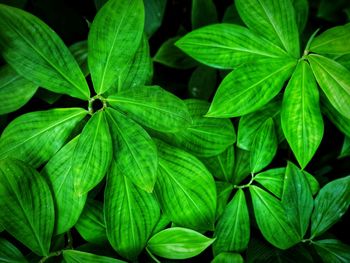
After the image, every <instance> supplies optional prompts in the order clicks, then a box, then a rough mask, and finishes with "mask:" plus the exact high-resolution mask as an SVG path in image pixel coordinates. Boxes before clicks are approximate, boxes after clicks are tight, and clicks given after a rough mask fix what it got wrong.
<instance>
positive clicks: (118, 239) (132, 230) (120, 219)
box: [104, 163, 160, 260]
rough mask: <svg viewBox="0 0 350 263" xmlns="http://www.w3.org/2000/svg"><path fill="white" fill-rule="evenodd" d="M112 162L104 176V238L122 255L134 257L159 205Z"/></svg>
mask: <svg viewBox="0 0 350 263" xmlns="http://www.w3.org/2000/svg"><path fill="white" fill-rule="evenodd" d="M118 168H119V167H118V165H116V164H115V163H114V164H113V165H112V168H111V172H110V174H108V176H107V186H106V190H105V201H104V204H105V206H104V214H105V222H106V227H107V237H108V240H109V242H110V243H111V245H112V246H113V248H114V249H115V250H116V251H117V252H118V253H119V254H120V255H122V256H123V257H125V258H127V259H129V260H134V259H136V258H137V256H138V254H139V253H140V252H141V251H142V250H143V248H144V247H145V246H146V243H147V240H148V238H149V236H150V235H151V233H152V230H153V228H154V226H155V225H156V224H157V222H158V219H159V216H160V211H159V205H158V203H157V201H156V199H155V198H154V196H153V195H152V194H150V193H147V192H145V191H143V190H141V189H140V188H138V187H136V186H135V185H134V184H133V183H132V182H131V180H129V179H128V177H126V176H124V175H123V174H122V173H121V171H120V170H119V169H118Z"/></svg>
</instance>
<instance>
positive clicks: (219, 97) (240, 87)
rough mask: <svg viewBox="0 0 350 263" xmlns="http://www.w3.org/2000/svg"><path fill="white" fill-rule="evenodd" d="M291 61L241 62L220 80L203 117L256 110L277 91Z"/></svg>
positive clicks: (246, 112)
mask: <svg viewBox="0 0 350 263" xmlns="http://www.w3.org/2000/svg"><path fill="white" fill-rule="evenodd" d="M295 64H296V61H295V60H289V59H265V60H261V61H257V62H254V63H248V64H243V65H242V66H240V67H238V68H237V69H235V70H234V71H233V72H231V73H230V74H228V75H227V76H226V77H225V79H224V80H223V81H222V82H221V84H220V86H219V88H218V90H217V92H216V94H215V96H214V99H213V102H212V104H211V107H210V109H209V112H208V113H207V116H209V117H219V118H231V117H238V116H242V115H245V114H248V113H250V112H253V111H256V110H257V109H259V108H261V107H262V106H264V105H265V104H266V103H268V102H269V101H270V100H272V99H273V98H274V97H275V96H276V95H277V94H278V93H279V92H280V90H281V89H282V87H283V84H284V82H285V81H286V80H287V79H288V78H289V77H290V75H291V74H292V72H293V69H294V66H295ZM232 87H234V88H232Z"/></svg>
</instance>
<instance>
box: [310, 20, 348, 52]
mask: <svg viewBox="0 0 350 263" xmlns="http://www.w3.org/2000/svg"><path fill="white" fill-rule="evenodd" d="M349 38H350V23H348V24H346V25H344V26H336V27H332V28H330V29H328V30H326V31H325V32H323V33H322V34H320V35H319V36H317V37H315V38H314V39H313V41H312V42H311V45H310V51H312V52H315V53H319V54H332V55H342V54H347V53H350V46H349V45H348V44H347V41H349Z"/></svg>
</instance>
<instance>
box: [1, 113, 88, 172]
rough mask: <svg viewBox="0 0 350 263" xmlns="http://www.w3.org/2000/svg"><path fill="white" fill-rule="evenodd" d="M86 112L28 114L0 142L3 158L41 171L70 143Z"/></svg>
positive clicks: (17, 120) (10, 125) (5, 133)
mask: <svg viewBox="0 0 350 263" xmlns="http://www.w3.org/2000/svg"><path fill="white" fill-rule="evenodd" d="M86 114H87V111H86V110H84V109H82V108H66V109H52V110H47V111H37V112H31V113H26V114H24V115H22V116H20V117H18V118H16V119H15V120H13V121H12V122H11V123H10V124H9V125H8V126H7V127H6V129H5V130H4V132H3V133H2V135H1V138H0V158H5V157H14V158H16V159H19V160H23V161H24V162H27V163H29V164H31V165H32V166H34V167H38V166H40V165H41V164H43V163H44V162H46V161H47V160H49V159H50V158H51V157H52V156H53V155H54V154H55V153H56V152H57V151H58V150H59V149H60V148H61V147H62V145H63V144H64V143H65V142H66V140H67V138H68V137H69V135H70V134H71V132H72V130H73V129H74V128H75V126H76V125H77V124H78V123H79V122H80V121H81V120H82V119H83V118H84V117H85V115H86Z"/></svg>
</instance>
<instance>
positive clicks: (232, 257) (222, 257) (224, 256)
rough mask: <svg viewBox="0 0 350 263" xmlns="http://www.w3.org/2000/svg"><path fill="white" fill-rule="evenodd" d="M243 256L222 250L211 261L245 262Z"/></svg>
mask: <svg viewBox="0 0 350 263" xmlns="http://www.w3.org/2000/svg"><path fill="white" fill-rule="evenodd" d="M243 262H244V260H243V258H242V256H241V255H240V254H238V253H228V252H222V253H220V254H219V255H217V256H216V257H215V258H214V259H213V260H212V261H211V263H243Z"/></svg>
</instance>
